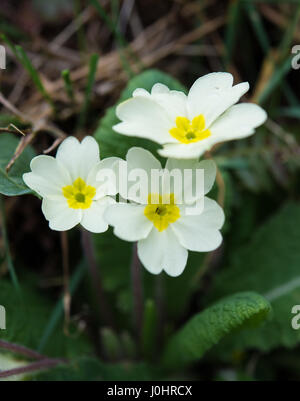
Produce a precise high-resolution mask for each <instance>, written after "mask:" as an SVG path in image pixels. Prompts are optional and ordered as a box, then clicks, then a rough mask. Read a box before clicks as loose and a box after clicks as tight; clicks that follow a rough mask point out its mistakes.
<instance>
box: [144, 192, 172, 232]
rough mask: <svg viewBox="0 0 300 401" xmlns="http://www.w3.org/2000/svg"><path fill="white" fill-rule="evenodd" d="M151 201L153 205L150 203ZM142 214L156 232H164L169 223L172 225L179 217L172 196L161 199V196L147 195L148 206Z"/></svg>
mask: <svg viewBox="0 0 300 401" xmlns="http://www.w3.org/2000/svg"><path fill="white" fill-rule="evenodd" d="M151 201H152V202H153V203H151ZM144 214H145V216H146V217H147V219H149V220H150V221H152V223H153V224H154V227H155V228H157V230H158V231H160V232H161V231H164V230H165V229H166V228H167V227H168V226H169V224H170V223H174V222H175V221H176V220H177V219H179V217H180V209H179V207H178V206H177V205H175V199H174V194H170V195H169V196H167V199H163V197H162V196H161V195H158V194H149V195H148V205H147V206H146V207H145V209H144Z"/></svg>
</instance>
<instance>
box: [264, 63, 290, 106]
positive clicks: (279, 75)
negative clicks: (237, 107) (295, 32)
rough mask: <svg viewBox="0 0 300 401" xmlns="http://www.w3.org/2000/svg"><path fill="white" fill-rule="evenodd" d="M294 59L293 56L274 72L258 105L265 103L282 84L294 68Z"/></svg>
mask: <svg viewBox="0 0 300 401" xmlns="http://www.w3.org/2000/svg"><path fill="white" fill-rule="evenodd" d="M292 58H293V55H291V56H289V57H288V58H287V59H286V60H285V61H284V62H283V63H281V65H280V66H279V67H278V68H277V69H276V70H275V71H274V73H273V75H272V76H271V78H270V80H269V82H268V84H267V85H266V86H265V88H264V90H263V92H262V93H261V94H260V95H259V98H258V103H259V104H262V103H264V102H265V101H266V100H267V99H268V98H269V96H270V95H271V94H272V92H273V91H274V90H275V89H276V88H277V86H278V85H279V84H280V83H281V82H282V79H283V78H284V77H285V76H286V75H287V73H288V72H289V71H290V69H291V68H292Z"/></svg>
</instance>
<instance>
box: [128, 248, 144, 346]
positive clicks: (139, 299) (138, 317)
mask: <svg viewBox="0 0 300 401" xmlns="http://www.w3.org/2000/svg"><path fill="white" fill-rule="evenodd" d="M141 273H142V269H141V263H140V260H139V257H138V254H137V243H134V244H133V250H132V262H131V283H132V292H133V318H134V324H135V328H136V332H137V337H138V338H140V337H141V333H142V327H143V315H144V302H143V285H142V274H141Z"/></svg>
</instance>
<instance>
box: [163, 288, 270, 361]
mask: <svg viewBox="0 0 300 401" xmlns="http://www.w3.org/2000/svg"><path fill="white" fill-rule="evenodd" d="M270 311H271V306H270V304H269V302H268V301H267V300H266V299H265V298H263V297H262V296H260V295H258V294H256V293H254V292H243V293H238V294H234V295H231V296H229V297H227V298H223V299H221V300H220V301H218V302H217V303H216V304H214V305H212V306H210V307H208V308H207V309H205V310H204V311H203V312H200V313H199V314H197V315H196V316H194V317H193V318H192V319H191V320H189V321H188V322H187V323H186V324H185V325H184V327H183V328H182V329H180V330H179V332H178V333H176V334H175V335H174V336H173V337H172V338H171V340H170V341H169V343H168V344H167V347H166V351H165V354H164V358H163V360H164V363H165V364H166V365H167V366H169V367H170V368H176V367H180V366H182V365H184V364H187V363H191V362H193V361H196V360H198V359H200V358H201V357H202V356H203V355H204V353H205V352H206V351H208V350H209V349H210V348H211V347H212V346H213V345H215V344H217V343H218V342H219V341H220V340H221V339H222V338H223V337H224V336H226V335H227V334H229V333H231V332H233V331H235V330H237V329H240V328H242V327H243V326H245V325H251V326H252V325H257V324H259V323H260V322H261V321H263V320H264V319H266V318H267V316H268V315H269V313H270Z"/></svg>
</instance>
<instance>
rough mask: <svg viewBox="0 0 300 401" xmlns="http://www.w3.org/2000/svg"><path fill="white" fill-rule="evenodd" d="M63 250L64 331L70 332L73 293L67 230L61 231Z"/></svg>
mask: <svg viewBox="0 0 300 401" xmlns="http://www.w3.org/2000/svg"><path fill="white" fill-rule="evenodd" d="M60 239H61V250H62V265H63V277H64V296H63V304H64V312H65V324H64V332H65V333H66V334H69V331H68V330H69V323H70V309H71V294H70V274H69V243H68V233H67V231H62V232H61V236H60Z"/></svg>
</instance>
